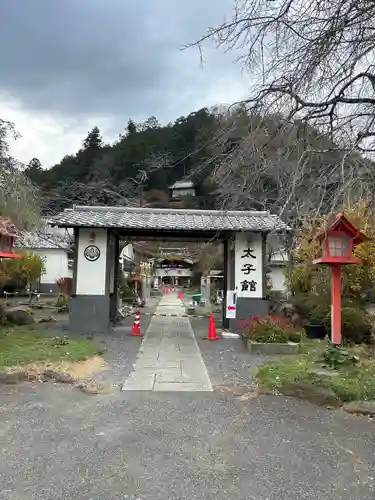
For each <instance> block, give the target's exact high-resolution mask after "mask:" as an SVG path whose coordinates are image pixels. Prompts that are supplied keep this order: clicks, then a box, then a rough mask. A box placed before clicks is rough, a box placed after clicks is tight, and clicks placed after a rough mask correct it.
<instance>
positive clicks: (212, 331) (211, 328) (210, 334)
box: [206, 313, 220, 340]
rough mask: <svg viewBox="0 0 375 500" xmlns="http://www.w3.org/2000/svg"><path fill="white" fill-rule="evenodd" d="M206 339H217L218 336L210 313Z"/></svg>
mask: <svg viewBox="0 0 375 500" xmlns="http://www.w3.org/2000/svg"><path fill="white" fill-rule="evenodd" d="M206 338H207V340H219V339H220V337H218V336H217V333H216V326H215V321H214V317H213V315H212V313H210V322H209V324H208V335H207V337H206Z"/></svg>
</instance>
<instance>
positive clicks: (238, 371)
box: [190, 318, 275, 387]
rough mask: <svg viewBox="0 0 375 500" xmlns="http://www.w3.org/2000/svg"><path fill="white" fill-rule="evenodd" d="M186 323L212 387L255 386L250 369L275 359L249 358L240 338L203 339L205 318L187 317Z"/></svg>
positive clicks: (204, 335) (250, 356)
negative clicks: (189, 326) (192, 334)
mask: <svg viewBox="0 0 375 500" xmlns="http://www.w3.org/2000/svg"><path fill="white" fill-rule="evenodd" d="M190 324H191V326H192V328H193V330H194V332H195V336H196V339H197V342H198V345H199V347H200V350H201V353H202V357H203V360H204V362H205V364H206V368H207V370H208V373H209V375H210V379H211V383H212V384H213V385H218V384H231V383H233V384H235V383H236V384H240V385H241V386H245V387H248V386H252V385H254V384H255V380H254V377H253V376H252V371H253V368H254V367H255V366H256V365H258V364H260V363H264V362H266V361H268V360H272V359H275V358H274V357H271V356H268V357H266V356H254V355H251V354H250V353H249V351H248V350H247V349H246V347H245V345H244V344H243V342H242V341H241V340H240V339H221V340H217V341H214V342H210V341H208V340H205V339H204V337H207V332H208V319H199V318H191V319H190Z"/></svg>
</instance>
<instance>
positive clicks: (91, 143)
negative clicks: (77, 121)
mask: <svg viewBox="0 0 375 500" xmlns="http://www.w3.org/2000/svg"><path fill="white" fill-rule="evenodd" d="M102 147H103V140H102V138H101V135H100V130H99V128H98V127H97V126H96V125H95V127H94V128H93V129H92V130H91V131H90V132H89V133H88V134H87V137H86V139H85V140H84V141H83V150H88V149H90V150H96V151H97V150H99V149H101V148H102Z"/></svg>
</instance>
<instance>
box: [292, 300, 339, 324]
mask: <svg viewBox="0 0 375 500" xmlns="http://www.w3.org/2000/svg"><path fill="white" fill-rule="evenodd" d="M291 302H292V305H293V306H294V308H295V310H296V312H297V313H298V314H299V315H300V316H301V318H303V319H304V320H306V321H307V322H311V323H319V322H324V320H325V318H326V316H327V314H328V313H329V312H330V310H331V308H330V304H331V302H330V297H328V296H326V295H324V294H322V295H318V294H315V293H301V294H298V295H295V296H293V297H292V299H291Z"/></svg>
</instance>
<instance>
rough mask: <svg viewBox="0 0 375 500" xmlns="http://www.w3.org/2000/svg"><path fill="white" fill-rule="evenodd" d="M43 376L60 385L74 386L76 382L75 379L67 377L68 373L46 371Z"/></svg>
mask: <svg viewBox="0 0 375 500" xmlns="http://www.w3.org/2000/svg"><path fill="white" fill-rule="evenodd" d="M44 375H45V376H46V377H48V378H51V379H53V380H55V382H60V383H62V384H74V383H75V382H76V379H75V378H74V377H72V376H71V375H69V373H65V372H58V371H56V370H51V369H47V370H45V371H44Z"/></svg>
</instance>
